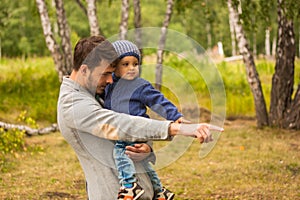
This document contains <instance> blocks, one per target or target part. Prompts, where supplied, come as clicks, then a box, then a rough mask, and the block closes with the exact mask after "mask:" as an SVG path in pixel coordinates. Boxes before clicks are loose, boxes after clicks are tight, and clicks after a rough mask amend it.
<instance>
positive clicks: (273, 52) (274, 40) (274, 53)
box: [272, 37, 276, 58]
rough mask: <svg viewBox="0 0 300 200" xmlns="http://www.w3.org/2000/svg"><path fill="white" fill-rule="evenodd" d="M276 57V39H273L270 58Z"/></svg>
mask: <svg viewBox="0 0 300 200" xmlns="http://www.w3.org/2000/svg"><path fill="white" fill-rule="evenodd" d="M275 55H276V37H273V42H272V57H273V58H275Z"/></svg>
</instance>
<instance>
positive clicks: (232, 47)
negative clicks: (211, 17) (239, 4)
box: [229, 17, 236, 56]
mask: <svg viewBox="0 0 300 200" xmlns="http://www.w3.org/2000/svg"><path fill="white" fill-rule="evenodd" d="M229 30H230V38H231V54H232V56H236V42H235V31H234V24H233V21H232V18H231V17H229Z"/></svg>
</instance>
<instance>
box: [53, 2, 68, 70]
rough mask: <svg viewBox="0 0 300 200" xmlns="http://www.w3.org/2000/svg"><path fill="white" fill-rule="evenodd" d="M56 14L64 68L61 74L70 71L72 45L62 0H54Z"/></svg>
mask: <svg viewBox="0 0 300 200" xmlns="http://www.w3.org/2000/svg"><path fill="white" fill-rule="evenodd" d="M54 2H55V8H56V16H57V24H58V31H59V36H60V38H61V53H62V62H63V63H62V65H63V66H64V67H63V68H64V69H65V70H66V71H64V74H63V75H68V74H70V73H71V69H72V67H73V56H72V45H71V39H70V29H69V26H68V23H67V17H66V14H65V9H64V5H63V0H54Z"/></svg>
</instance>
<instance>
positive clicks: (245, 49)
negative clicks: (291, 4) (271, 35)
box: [227, 0, 268, 127]
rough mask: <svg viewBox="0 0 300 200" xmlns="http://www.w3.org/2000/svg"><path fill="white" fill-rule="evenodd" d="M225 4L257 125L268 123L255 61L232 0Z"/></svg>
mask: <svg viewBox="0 0 300 200" xmlns="http://www.w3.org/2000/svg"><path fill="white" fill-rule="evenodd" d="M227 5H228V9H229V17H230V18H231V20H232V21H233V23H234V27H235V33H236V37H237V41H238V47H239V51H240V53H241V55H243V60H244V63H245V66H246V73H247V80H248V83H249V85H250V89H251V92H252V94H253V97H254V103H255V112H256V118H257V126H258V127H262V126H266V125H268V114H267V109H266V103H265V99H264V95H263V92H262V87H261V83H260V80H259V76H258V73H257V71H256V66H255V62H254V59H253V56H252V54H251V52H250V50H249V45H248V42H247V39H246V36H245V34H244V31H243V27H242V25H241V24H240V23H239V16H238V13H237V11H236V9H235V8H234V7H233V4H232V1H231V0H228V1H227Z"/></svg>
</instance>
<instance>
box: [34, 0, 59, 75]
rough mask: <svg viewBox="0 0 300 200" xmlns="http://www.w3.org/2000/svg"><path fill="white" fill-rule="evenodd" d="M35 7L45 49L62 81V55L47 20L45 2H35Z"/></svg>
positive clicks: (38, 0)
mask: <svg viewBox="0 0 300 200" xmlns="http://www.w3.org/2000/svg"><path fill="white" fill-rule="evenodd" d="M36 5H37V8H38V11H39V14H40V19H41V24H42V28H43V33H44V36H45V41H46V45H47V48H48V49H49V51H50V52H51V56H52V58H53V60H54V64H55V68H56V71H57V73H58V76H59V78H60V80H62V77H63V75H64V71H63V70H62V69H61V68H62V55H61V54H60V51H59V46H58V44H57V43H56V41H55V38H54V35H53V32H52V28H51V22H50V19H49V15H48V10H47V6H46V2H45V0H36Z"/></svg>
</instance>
